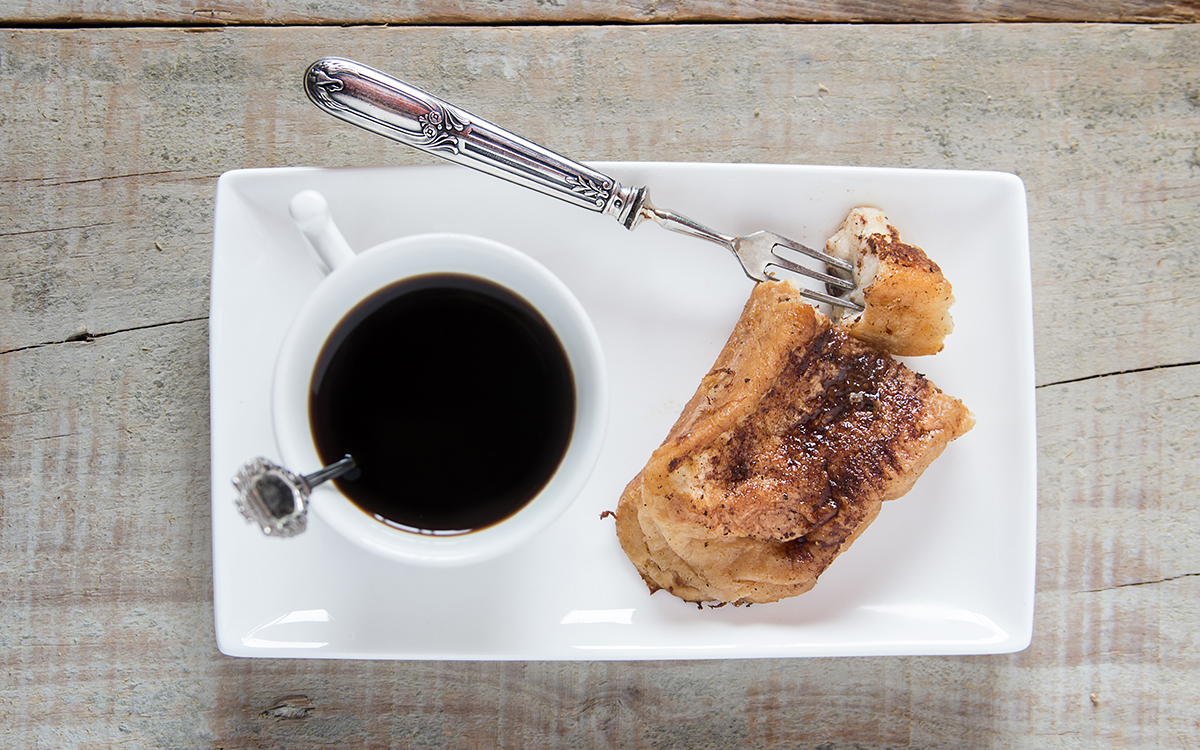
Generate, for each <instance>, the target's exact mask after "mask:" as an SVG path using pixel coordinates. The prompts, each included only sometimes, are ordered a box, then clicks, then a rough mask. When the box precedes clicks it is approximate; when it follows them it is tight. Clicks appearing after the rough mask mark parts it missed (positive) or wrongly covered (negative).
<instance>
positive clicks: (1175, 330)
mask: <svg viewBox="0 0 1200 750" xmlns="http://www.w3.org/2000/svg"><path fill="white" fill-rule="evenodd" d="M1197 28H1198V27H1193V26H1185V27H1136V26H1116V27H1087V26H1084V27H1073V26H1072V27H1053V28H1050V27H1040V26H1019V27H1002V26H994V25H974V26H935V27H924V28H922V29H921V30H920V31H916V30H913V29H911V28H902V27H878V26H871V27H867V26H863V27H853V26H852V27H827V26H812V27H784V26H715V27H709V26H705V27H686V28H676V27H663V26H654V27H637V28H626V27H607V28H599V29H591V28H584V29H574V28H554V29H545V28H526V29H495V30H482V29H445V30H439V29H427V28H425V29H382V28H379V29H329V30H325V31H318V30H290V31H284V30H279V31H271V30H249V29H247V30H243V31H240V32H235V31H233V30H224V31H220V30H218V31H211V32H207V33H190V32H187V31H170V30H160V31H144V32H143V31H137V32H134V31H128V32H126V31H108V30H105V31H99V30H98V31H91V32H89V31H69V32H67V31H41V32H23V33H16V34H13V35H11V36H10V37H9V39H7V40H5V42H4V50H5V55H6V57H5V58H4V68H3V76H2V78H0V87H3V88H2V89H0V90H2V91H3V95H4V97H5V99H6V101H8V102H11V105H10V106H9V107H7V108H6V109H5V111H4V112H2V113H0V126H3V128H4V133H5V135H4V138H5V148H4V152H3V153H2V154H0V181H2V184H4V185H5V187H6V189H5V190H4V191H3V192H2V193H0V213H2V214H3V215H5V216H7V217H11V218H10V219H9V220H8V222H7V223H6V226H5V227H4V228H3V229H2V230H0V251H2V253H3V254H2V255H0V305H3V309H6V310H11V311H12V313H11V315H10V316H9V320H8V321H6V324H5V326H4V327H3V328H2V329H0V350H5V349H11V348H14V347H20V346H26V345H29V344H34V343H39V342H44V341H57V340H62V339H64V338H66V337H68V336H70V335H71V334H72V333H74V332H76V331H78V330H79V329H80V328H87V329H88V330H89V331H92V332H104V331H112V330H120V329H124V328H128V327H132V326H137V325H146V324H151V323H156V322H164V321H169V320H180V319H187V318H194V317H197V316H198V315H203V314H204V310H205V307H206V305H207V297H206V286H207V257H208V250H207V243H208V240H209V238H210V232H211V228H210V221H211V210H210V209H211V197H212V180H213V178H214V177H215V176H216V175H217V174H219V173H220V172H222V171H224V170H226V169H230V168H233V167H244V166H269V165H280V164H310V165H329V166H335V165H367V164H408V163H424V162H426V161H429V160H430V159H429V157H425V156H423V155H420V154H417V153H415V152H413V151H412V150H411V149H405V148H403V147H400V146H397V145H395V144H392V143H389V142H387V141H385V140H383V139H380V138H378V137H377V136H373V135H370V134H367V133H364V132H361V131H358V130H357V129H355V128H351V127H349V126H346V125H344V124H342V123H340V122H338V121H335V120H333V119H332V118H329V117H326V116H324V115H321V114H320V113H319V112H318V111H317V110H315V109H314V108H313V107H312V106H311V105H310V104H309V103H308V102H307V100H306V99H305V98H304V97H303V95H302V93H301V91H300V88H299V83H298V78H299V75H300V73H301V72H302V71H303V69H304V67H305V66H306V65H307V63H308V62H310V61H311V60H312V59H315V58H316V57H319V56H321V55H322V54H328V53H332V52H336V53H343V54H349V55H353V56H355V57H358V58H359V59H362V60H363V61H364V62H367V63H369V64H375V65H376V66H379V67H383V68H386V69H388V70H389V71H392V72H394V73H396V74H397V75H400V76H401V77H407V78H409V79H410V80H412V81H414V82H416V83H418V84H421V85H424V86H426V87H427V88H430V89H432V90H434V91H437V92H440V93H442V94H444V95H445V96H446V97H447V98H450V99H452V100H455V101H457V102H459V103H462V104H463V105H464V106H467V107H468V108H471V109H474V110H475V111H476V112H478V113H479V114H481V115H483V116H490V117H492V118H493V119H497V120H500V121H501V122H502V123H503V124H505V125H507V126H509V127H511V128H512V129H514V130H516V131H517V132H521V133H523V134H525V135H527V136H529V137H531V138H533V139H535V140H538V141H540V142H543V143H546V144H547V145H550V146H552V147H554V148H557V149H559V150H561V151H563V152H564V153H567V154H572V155H575V156H577V157H579V158H586V159H617V160H620V159H634V160H638V159H642V160H668V161H670V160H682V161H734V162H742V161H750V162H780V163H810V164H849V165H865V166H898V167H933V168H951V169H998V170H1003V171H1012V172H1015V173H1017V174H1019V175H1020V176H1021V177H1022V178H1023V179H1024V180H1025V182H1026V186H1027V189H1028V191H1029V208H1030V231H1031V241H1032V247H1033V275H1034V284H1035V296H1034V304H1035V317H1036V323H1037V367H1038V377H1039V382H1042V383H1050V382H1060V381H1064V380H1070V379H1073V378H1078V377H1087V376H1091V375H1095V374H1099V373H1104V372H1116V371H1124V370H1132V369H1138V368H1145V367H1154V366H1159V365H1164V364H1180V363H1187V362H1197V361H1200V332H1198V331H1197V328H1196V326H1195V325H1194V323H1192V322H1191V321H1195V320H1197V319H1200V290H1198V289H1197V287H1196V286H1195V285H1191V284H1187V283H1184V282H1185V281H1186V279H1187V278H1189V277H1190V275H1191V270H1190V269H1193V268H1196V267H1197V266H1200V246H1197V245H1196V243H1194V242H1192V241H1191V239H1190V238H1192V237H1195V236H1197V234H1198V233H1200V212H1197V211H1196V206H1197V204H1198V203H1200V181H1197V175H1198V174H1200V171H1198V170H1200V168H1198V167H1197V164H1198V163H1200V161H1198V160H1200V157H1198V156H1197V146H1196V143H1195V132H1196V131H1195V122H1196V118H1197V116H1200V32H1197V30H1196V29H1197ZM1013 60H1019V61H1021V62H1020V65H1019V66H1018V65H1014V64H1010V63H1009V61H1013ZM47 61H54V62H53V64H52V65H51V64H50V63H49V62H47ZM159 248H161V250H160V249H159ZM114 252H115V253H117V257H118V258H120V260H119V261H116V260H113V257H114V256H113V253H114ZM1168 332H1169V334H1170V335H1166V334H1167V333H1168Z"/></svg>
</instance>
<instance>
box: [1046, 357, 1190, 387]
mask: <svg viewBox="0 0 1200 750" xmlns="http://www.w3.org/2000/svg"><path fill="white" fill-rule="evenodd" d="M1197 365H1200V362H1173V363H1169V364H1165V365H1150V366H1148V367H1134V368H1133V369H1130V370H1116V371H1115V372H1100V373H1096V374H1095V375H1083V376H1081V377H1078V378H1067V379H1066V380H1056V381H1054V382H1053V383H1042V384H1041V385H1037V386H1034V388H1035V389H1037V388H1051V387H1053V386H1056V385H1070V384H1072V383H1084V382H1087V381H1089V380H1096V379H1098V378H1111V377H1114V376H1117V375H1132V374H1134V373H1138V372H1154V371H1155V370H1170V369H1173V368H1176V367H1195V366H1197Z"/></svg>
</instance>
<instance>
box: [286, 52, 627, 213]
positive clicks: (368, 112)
mask: <svg viewBox="0 0 1200 750" xmlns="http://www.w3.org/2000/svg"><path fill="white" fill-rule="evenodd" d="M304 90H305V91H306V92H308V97H309V98H310V99H312V101H313V103H314V104H316V105H317V106H318V107H320V108H321V109H323V110H325V111H326V112H328V113H329V114H331V115H333V116H334V117H338V118H340V119H342V120H345V121H347V122H350V123H353V124H354V125H358V126H359V127H361V128H365V129H367V130H370V131H371V132H373V133H378V134H379V135H382V136H385V137H387V138H391V139H392V140H395V141H399V142H401V143H404V144H406V145H409V146H412V147H414V148H416V149H419V150H421V151H425V152H426V153H430V154H433V155H434V156H440V157H442V158H443V159H448V160H450V161H452V162H455V163H458V164H462V165H465V166H468V167H473V168H475V169H478V170H480V171H482V172H487V173H488V174H491V175H495V176H497V177H502V178H504V179H506V180H509V181H511V182H515V183H517V184H518V185H524V186H525V187H529V188H532V189H534V190H537V191H539V192H541V193H545V194H546V195H550V196H553V197H555V198H560V199H562V200H564V201H566V202H568V203H571V204H574V205H576V206H580V207H581V208H586V209H589V210H591V211H595V212H597V213H602V214H607V215H609V216H612V217H613V218H615V219H616V220H617V221H619V222H621V223H622V224H623V225H625V227H626V228H628V229H632V228H634V227H635V226H637V225H638V224H639V223H640V222H641V221H642V219H644V218H647V217H646V216H644V215H643V212H642V204H643V203H644V202H645V200H646V188H644V187H634V186H625V185H622V184H621V183H619V182H617V181H616V180H614V179H613V178H611V177H609V176H608V175H605V174H602V173H600V172H598V171H596V170H594V169H591V168H590V167H586V166H584V165H582V164H580V163H578V162H576V161H574V160H572V159H568V158H567V157H565V156H562V155H560V154H556V153H554V152H553V151H551V150H549V149H547V148H544V147H542V146H539V145H537V144H536V143H532V142H530V141H527V140H525V139H524V138H521V137H520V136H518V135H514V134H513V133H510V132H508V131H507V130H505V129H503V128H501V127H498V126H496V125H493V124H492V123H490V122H488V121H486V120H483V119H480V118H479V117H476V116H474V115H472V114H470V113H468V112H464V111H463V110H461V109H459V108H458V107H455V106H454V105H452V104H448V103H447V102H444V101H442V100H441V99H439V98H437V97H436V96H433V95H432V94H428V93H426V92H424V91H422V90H420V89H418V88H416V87H414V86H411V85H409V84H407V83H404V82H403V81H400V80H397V79H395V78H392V77H391V76H388V75H386V74H384V73H381V72H379V71H378V70H375V69H373V68H369V67H367V66H366V65H362V64H361V63H357V62H354V61H353V60H346V59H344V58H340V57H326V58H323V59H320V60H318V61H316V62H315V63H313V64H312V65H310V66H309V68H308V71H307V73H306V74H305V76H304Z"/></svg>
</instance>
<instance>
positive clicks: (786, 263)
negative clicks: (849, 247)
mask: <svg viewBox="0 0 1200 750" xmlns="http://www.w3.org/2000/svg"><path fill="white" fill-rule="evenodd" d="M780 247H782V248H785V249H787V250H791V251H794V252H797V253H800V254H802V255H807V256H808V257H810V258H813V259H815V260H819V261H821V262H823V263H825V264H826V265H828V266H832V267H834V268H837V269H840V270H842V271H846V272H847V273H850V272H852V271H853V270H854V265H853V264H852V263H850V262H849V261H845V260H842V259H841V258H835V257H833V256H832V255H828V254H826V253H823V252H821V251H819V250H814V249H812V248H811V247H808V246H807V245H802V244H800V243H799V242H795V241H793V240H789V239H788V238H786V237H776V238H775V244H774V246H773V247H772V248H771V257H772V260H771V261H770V262H769V263H768V267H767V268H766V269H764V272H765V273H767V274H768V275H771V276H772V277H774V274H772V273H771V271H770V266H777V267H779V268H782V269H783V270H785V271H791V272H792V273H798V274H800V275H802V276H807V277H808V278H810V279H813V280H815V281H820V282H822V283H824V284H825V285H826V286H827V287H829V288H830V291H832V290H834V289H840V290H843V291H846V292H852V291H854V281H853V280H851V279H844V278H841V277H840V276H833V275H831V274H828V273H823V272H821V271H817V270H814V269H812V268H809V267H808V266H804V265H801V264H799V263H796V262H794V261H791V260H788V259H787V258H785V257H783V256H782V255H780V254H779V252H778V251H777V248H780ZM799 291H800V294H801V295H803V296H805V297H807V298H809V299H812V300H816V301H818V302H825V303H827V304H830V305H837V306H839V307H848V308H850V309H853V310H861V309H862V307H861V306H860V305H859V304H858V303H856V302H853V301H851V300H849V299H847V298H845V297H837V296H834V295H833V294H825V293H824V292H818V291H815V290H813V289H808V288H806V287H799Z"/></svg>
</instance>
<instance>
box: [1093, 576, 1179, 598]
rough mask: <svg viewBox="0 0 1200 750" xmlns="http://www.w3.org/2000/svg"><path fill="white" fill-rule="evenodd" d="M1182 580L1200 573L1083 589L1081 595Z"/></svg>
mask: <svg viewBox="0 0 1200 750" xmlns="http://www.w3.org/2000/svg"><path fill="white" fill-rule="evenodd" d="M1184 578H1200V573H1180V574H1179V575H1177V576H1168V577H1166V578H1158V579H1155V580H1153V581H1130V582H1129V583H1118V584H1117V585H1115V586H1105V587H1104V588H1099V589H1084V590H1083V591H1082V592H1080V593H1083V594H1098V593H1100V592H1101V591H1115V590H1117V589H1127V588H1129V587H1131V586H1152V585H1154V584H1156V583H1170V582H1171V581H1179V580H1182V579H1184Z"/></svg>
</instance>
